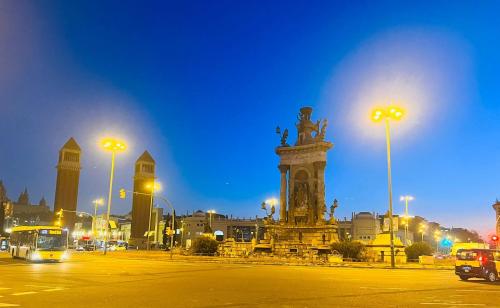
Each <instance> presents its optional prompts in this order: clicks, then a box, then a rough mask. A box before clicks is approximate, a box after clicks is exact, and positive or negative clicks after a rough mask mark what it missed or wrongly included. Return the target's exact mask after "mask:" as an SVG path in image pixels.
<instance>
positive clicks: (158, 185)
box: [146, 181, 161, 191]
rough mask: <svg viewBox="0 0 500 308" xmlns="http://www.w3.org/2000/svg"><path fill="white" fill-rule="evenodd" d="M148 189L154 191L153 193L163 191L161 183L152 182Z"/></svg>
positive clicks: (148, 184)
mask: <svg viewBox="0 0 500 308" xmlns="http://www.w3.org/2000/svg"><path fill="white" fill-rule="evenodd" d="M146 189H149V190H151V189H152V190H153V191H160V190H161V183H160V182H156V181H155V182H150V183H147V184H146Z"/></svg>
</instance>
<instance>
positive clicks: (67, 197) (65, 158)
mask: <svg viewBox="0 0 500 308" xmlns="http://www.w3.org/2000/svg"><path fill="white" fill-rule="evenodd" d="M81 153H82V150H81V149H80V146H79V145H78V143H76V141H75V139H73V137H71V138H69V140H68V141H67V142H66V143H65V144H64V145H63V147H62V148H61V150H59V161H58V164H57V167H56V168H57V180H56V193H55V198H54V213H56V212H58V211H59V210H61V209H63V210H66V211H68V212H64V213H63V218H62V226H63V227H66V228H68V229H70V230H72V229H73V228H74V225H75V220H76V213H75V212H74V211H76V209H77V203H78V185H79V182H80V170H81V163H80V159H81Z"/></svg>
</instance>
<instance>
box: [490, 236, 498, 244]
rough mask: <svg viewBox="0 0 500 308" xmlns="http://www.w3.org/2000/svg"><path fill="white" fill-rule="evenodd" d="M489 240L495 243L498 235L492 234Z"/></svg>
mask: <svg viewBox="0 0 500 308" xmlns="http://www.w3.org/2000/svg"><path fill="white" fill-rule="evenodd" d="M491 240H492V241H493V242H495V243H496V242H498V235H492V236H491Z"/></svg>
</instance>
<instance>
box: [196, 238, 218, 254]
mask: <svg viewBox="0 0 500 308" xmlns="http://www.w3.org/2000/svg"><path fill="white" fill-rule="evenodd" d="M218 247H219V242H217V241H216V240H214V239H213V238H210V237H206V236H202V237H199V238H197V239H195V240H194V241H193V244H192V246H191V250H192V252H193V253H202V254H214V253H216V252H217V248H218Z"/></svg>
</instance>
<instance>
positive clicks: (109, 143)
mask: <svg viewBox="0 0 500 308" xmlns="http://www.w3.org/2000/svg"><path fill="white" fill-rule="evenodd" d="M101 146H102V148H103V149H104V150H106V151H110V152H111V170H110V173H109V193H108V210H107V212H106V229H105V232H104V254H106V251H107V245H108V234H109V233H110V232H111V228H110V227H109V215H110V212H111V197H112V195H113V177H114V173H115V156H116V152H122V151H125V148H126V145H125V143H124V142H122V141H119V140H116V139H112V138H105V139H103V140H102V143H101Z"/></svg>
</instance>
